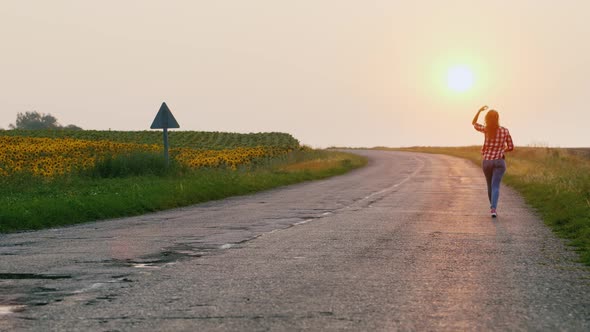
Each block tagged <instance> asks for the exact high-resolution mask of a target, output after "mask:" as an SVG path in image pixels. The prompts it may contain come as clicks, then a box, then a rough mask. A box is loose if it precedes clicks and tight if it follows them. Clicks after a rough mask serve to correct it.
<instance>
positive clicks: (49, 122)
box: [8, 111, 82, 130]
mask: <svg viewBox="0 0 590 332" xmlns="http://www.w3.org/2000/svg"><path fill="white" fill-rule="evenodd" d="M8 127H9V128H10V129H28V130H41V129H57V130H60V129H65V130H82V128H80V127H78V126H76V125H73V124H69V125H67V126H62V125H61V124H60V123H59V121H57V118H56V117H55V116H53V115H51V114H44V113H39V112H37V111H32V112H25V113H20V112H19V113H17V115H16V122H15V123H14V124H12V123H11V124H10V125H8Z"/></svg>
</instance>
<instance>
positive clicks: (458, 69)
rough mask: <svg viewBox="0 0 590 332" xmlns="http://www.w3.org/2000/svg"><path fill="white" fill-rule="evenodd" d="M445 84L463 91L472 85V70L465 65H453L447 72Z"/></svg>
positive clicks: (455, 89)
mask: <svg viewBox="0 0 590 332" xmlns="http://www.w3.org/2000/svg"><path fill="white" fill-rule="evenodd" d="M447 86H448V87H449V89H451V90H453V91H456V92H465V91H467V90H469V89H471V87H472V86H473V72H472V71H471V69H470V68H468V67H467V66H455V67H452V68H450V69H449V70H448V72H447Z"/></svg>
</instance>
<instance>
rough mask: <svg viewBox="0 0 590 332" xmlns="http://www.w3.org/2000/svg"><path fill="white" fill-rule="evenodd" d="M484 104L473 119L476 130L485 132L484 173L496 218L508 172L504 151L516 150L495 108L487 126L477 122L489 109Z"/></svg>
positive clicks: (490, 113)
mask: <svg viewBox="0 0 590 332" xmlns="http://www.w3.org/2000/svg"><path fill="white" fill-rule="evenodd" d="M487 109H488V107H487V106H483V107H482V108H480V109H479V111H477V113H476V114H475V117H474V118H473V121H472V122H471V123H472V124H473V127H474V128H475V130H477V131H480V132H482V133H484V134H485V140H484V143H483V147H482V148H481V156H482V158H483V161H482V168H483V174H484V175H485V176H486V182H487V184H488V199H489V200H490V209H491V210H490V213H491V215H492V218H496V216H497V213H496V209H497V208H498V198H499V197H500V182H501V181H502V176H504V173H505V172H506V162H505V161H504V159H505V156H504V152H508V151H512V150H514V144H513V143H512V137H511V136H510V132H509V131H508V129H506V128H504V127H500V115H499V114H498V112H497V111H495V110H490V111H488V113H487V114H486V117H485V126H483V125H480V124H479V123H477V119H478V118H479V113H481V112H483V111H485V110H487Z"/></svg>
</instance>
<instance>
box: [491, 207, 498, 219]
mask: <svg viewBox="0 0 590 332" xmlns="http://www.w3.org/2000/svg"><path fill="white" fill-rule="evenodd" d="M490 213H491V214H492V218H496V217H497V216H498V214H497V213H496V209H492V210H491V211H490Z"/></svg>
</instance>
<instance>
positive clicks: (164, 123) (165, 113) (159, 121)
mask: <svg viewBox="0 0 590 332" xmlns="http://www.w3.org/2000/svg"><path fill="white" fill-rule="evenodd" d="M150 128H151V129H163V130H164V133H163V136H164V157H165V158H166V164H168V163H169V162H170V157H169V156H168V128H180V125H178V122H176V119H175V118H174V115H172V112H170V109H169V108H168V105H166V103H162V106H160V110H159V111H158V114H156V118H155V119H154V122H152V125H151V126H150Z"/></svg>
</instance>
